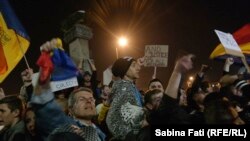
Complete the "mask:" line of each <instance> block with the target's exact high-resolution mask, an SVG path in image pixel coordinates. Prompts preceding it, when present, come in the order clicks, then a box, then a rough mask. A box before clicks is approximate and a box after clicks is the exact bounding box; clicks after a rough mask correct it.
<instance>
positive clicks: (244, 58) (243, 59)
mask: <svg viewBox="0 0 250 141" xmlns="http://www.w3.org/2000/svg"><path fill="white" fill-rule="evenodd" d="M241 61H242V62H243V64H244V65H245V68H246V69H247V72H248V73H250V68H249V66H248V64H247V61H246V57H245V56H244V57H241Z"/></svg>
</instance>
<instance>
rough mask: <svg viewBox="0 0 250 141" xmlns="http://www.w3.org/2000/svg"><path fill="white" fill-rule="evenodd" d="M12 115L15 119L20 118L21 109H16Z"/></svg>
mask: <svg viewBox="0 0 250 141" xmlns="http://www.w3.org/2000/svg"><path fill="white" fill-rule="evenodd" d="M12 113H13V115H14V116H15V117H19V116H20V114H21V113H20V110H19V109H15V110H14V111H12Z"/></svg>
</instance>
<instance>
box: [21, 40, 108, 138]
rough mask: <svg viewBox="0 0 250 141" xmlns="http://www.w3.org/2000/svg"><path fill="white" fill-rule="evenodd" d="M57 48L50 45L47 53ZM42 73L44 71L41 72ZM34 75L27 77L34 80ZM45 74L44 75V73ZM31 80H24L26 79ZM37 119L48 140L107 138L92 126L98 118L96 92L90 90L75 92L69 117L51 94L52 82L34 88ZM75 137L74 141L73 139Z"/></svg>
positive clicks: (69, 105)
mask: <svg viewBox="0 0 250 141" xmlns="http://www.w3.org/2000/svg"><path fill="white" fill-rule="evenodd" d="M52 46H53V44H51V43H46V44H44V45H43V46H42V48H43V49H47V50H49V49H51V48H52ZM40 70H41V69H40ZM29 73H32V72H31V71H27V75H30V76H32V74H29ZM40 74H41V73H40ZM26 78H27V79H28V78H29V79H31V78H30V77H22V79H23V81H27V80H24V79H26ZM30 103H31V105H32V107H33V108H34V111H35V114H36V117H37V127H38V133H39V135H40V136H42V137H43V139H45V140H49V141H53V140H60V139H61V137H62V136H63V137H65V138H64V140H68V141H71V140H73V139H74V138H73V136H78V137H80V138H81V139H82V140H87V141H104V140H105V136H106V135H105V134H104V133H103V132H102V131H101V130H100V129H99V128H98V127H96V126H95V124H94V123H93V122H92V119H93V117H95V116H96V115H97V112H96V108H95V99H94V96H93V91H92V90H91V89H89V88H85V87H80V88H78V89H76V90H74V91H73V92H71V94H70V96H69V99H68V108H69V115H70V116H71V117H70V116H68V115H66V114H65V113H64V112H63V110H62V108H61V107H60V106H59V105H58V104H57V103H56V101H55V98H54V94H53V92H52V91H51V88H50V85H49V80H47V82H45V83H43V84H40V83H37V84H36V86H34V91H33V94H32V98H31V101H30ZM71 136H72V138H71Z"/></svg>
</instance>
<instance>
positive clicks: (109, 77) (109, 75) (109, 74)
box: [103, 66, 113, 85]
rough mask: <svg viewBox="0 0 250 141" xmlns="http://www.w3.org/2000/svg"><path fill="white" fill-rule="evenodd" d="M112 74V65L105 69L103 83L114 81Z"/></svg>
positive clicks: (107, 83)
mask: <svg viewBox="0 0 250 141" xmlns="http://www.w3.org/2000/svg"><path fill="white" fill-rule="evenodd" d="M112 76H113V74H112V71H111V66H110V67H108V68H107V69H106V70H105V71H103V85H109V83H110V82H111V81H112Z"/></svg>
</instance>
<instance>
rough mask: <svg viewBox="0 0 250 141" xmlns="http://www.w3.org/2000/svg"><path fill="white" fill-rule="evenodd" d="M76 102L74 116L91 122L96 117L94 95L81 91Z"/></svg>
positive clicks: (76, 97)
mask: <svg viewBox="0 0 250 141" xmlns="http://www.w3.org/2000/svg"><path fill="white" fill-rule="evenodd" d="M75 100H76V101H75V103H74V105H73V109H72V112H73V113H72V114H73V115H74V116H75V117H76V118H79V119H87V120H91V119H92V118H93V117H94V116H96V114H97V113H96V108H95V99H94V97H93V94H92V93H90V92H87V91H79V92H77V93H76V94H75Z"/></svg>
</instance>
